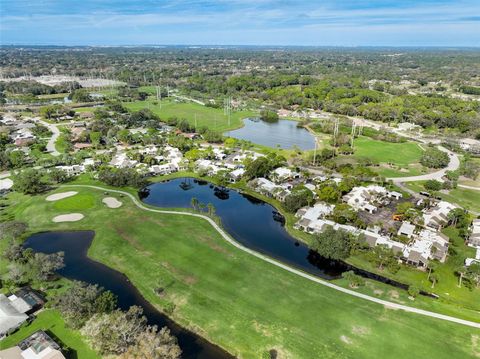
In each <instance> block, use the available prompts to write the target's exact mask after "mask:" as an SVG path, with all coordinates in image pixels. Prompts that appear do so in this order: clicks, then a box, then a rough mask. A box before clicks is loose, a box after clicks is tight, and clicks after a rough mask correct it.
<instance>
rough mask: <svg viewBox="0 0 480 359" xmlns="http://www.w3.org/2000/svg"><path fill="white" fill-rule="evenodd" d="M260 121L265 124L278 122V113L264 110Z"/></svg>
mask: <svg viewBox="0 0 480 359" xmlns="http://www.w3.org/2000/svg"><path fill="white" fill-rule="evenodd" d="M260 119H261V120H262V121H265V122H277V121H278V114H277V112H276V111H273V110H268V109H264V110H261V111H260Z"/></svg>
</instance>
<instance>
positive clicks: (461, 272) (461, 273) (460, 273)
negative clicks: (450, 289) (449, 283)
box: [455, 265, 467, 288]
mask: <svg viewBox="0 0 480 359" xmlns="http://www.w3.org/2000/svg"><path fill="white" fill-rule="evenodd" d="M466 272H467V269H466V268H465V267H464V266H463V265H460V266H459V267H458V268H457V269H456V270H455V273H457V274H458V288H461V287H462V280H463V276H464V275H465V273H466Z"/></svg>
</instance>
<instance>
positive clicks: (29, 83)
mask: <svg viewBox="0 0 480 359" xmlns="http://www.w3.org/2000/svg"><path fill="white" fill-rule="evenodd" d="M80 87H81V86H80V84H79V83H78V82H76V81H74V82H63V83H61V84H58V85H55V86H49V85H45V84H42V83H40V82H37V81H34V80H22V81H11V82H5V81H0V92H4V91H6V92H9V93H12V94H23V95H32V96H38V95H51V94H56V93H66V92H70V91H72V90H75V89H79V88H80Z"/></svg>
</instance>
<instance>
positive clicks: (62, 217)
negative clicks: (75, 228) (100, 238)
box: [52, 213, 85, 223]
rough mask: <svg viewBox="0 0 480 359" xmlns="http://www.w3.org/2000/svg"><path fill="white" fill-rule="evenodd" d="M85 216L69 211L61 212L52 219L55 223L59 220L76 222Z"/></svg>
mask: <svg viewBox="0 0 480 359" xmlns="http://www.w3.org/2000/svg"><path fill="white" fill-rule="evenodd" d="M84 217H85V216H84V215H83V214H81V213H69V214H61V215H59V216H56V217H53V219H52V221H53V222H55V223H60V222H77V221H80V220H81V219H83V218H84Z"/></svg>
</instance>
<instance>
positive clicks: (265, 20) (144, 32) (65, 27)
mask: <svg viewBox="0 0 480 359" xmlns="http://www.w3.org/2000/svg"><path fill="white" fill-rule="evenodd" d="M0 43H1V44H23V45H25V44H30V45H141V44H166V45H169V44H198V45H221V44H229V45H314V46H362V45H365V46H384V45H386V46H480V0H459V1H453V0H437V1H433V0H416V1H414V0H404V1H401V0H398V1H394V0H371V1H365V0H356V1H355V0H343V1H334V0H325V1H324V0H316V1H315V0H310V1H303V0H297V1H294V0H229V1H227V0H177V1H162V0H134V1H132V0H43V1H42V0H0Z"/></svg>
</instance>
